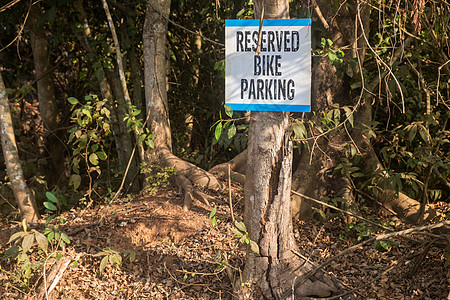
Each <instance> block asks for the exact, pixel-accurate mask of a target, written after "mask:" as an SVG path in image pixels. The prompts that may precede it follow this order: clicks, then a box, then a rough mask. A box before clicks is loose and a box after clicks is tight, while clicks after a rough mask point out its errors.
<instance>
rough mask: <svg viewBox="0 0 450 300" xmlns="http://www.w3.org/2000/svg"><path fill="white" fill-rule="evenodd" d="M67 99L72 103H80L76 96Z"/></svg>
mask: <svg viewBox="0 0 450 300" xmlns="http://www.w3.org/2000/svg"><path fill="white" fill-rule="evenodd" d="M67 101H69V103H70V104H72V105H75V104H77V103H78V99H77V98H74V97H69V98H67Z"/></svg>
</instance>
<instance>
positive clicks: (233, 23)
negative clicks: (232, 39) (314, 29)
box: [225, 19, 311, 27]
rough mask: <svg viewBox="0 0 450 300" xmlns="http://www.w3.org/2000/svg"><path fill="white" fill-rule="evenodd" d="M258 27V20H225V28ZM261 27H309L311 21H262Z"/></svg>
mask: <svg viewBox="0 0 450 300" xmlns="http://www.w3.org/2000/svg"><path fill="white" fill-rule="evenodd" d="M247 26H256V27H259V20H257V19H246V20H225V27H247ZM262 26H311V19H264V20H263V25H262Z"/></svg>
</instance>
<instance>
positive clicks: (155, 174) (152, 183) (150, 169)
mask: <svg viewBox="0 0 450 300" xmlns="http://www.w3.org/2000/svg"><path fill="white" fill-rule="evenodd" d="M141 173H142V174H145V176H146V177H145V190H146V191H147V192H148V193H149V194H150V195H154V194H155V193H156V192H157V191H158V190H159V189H160V188H162V187H165V186H168V185H170V181H169V179H170V177H171V176H173V175H176V172H175V171H174V170H173V167H160V166H158V165H151V164H147V163H145V162H144V163H142V164H141Z"/></svg>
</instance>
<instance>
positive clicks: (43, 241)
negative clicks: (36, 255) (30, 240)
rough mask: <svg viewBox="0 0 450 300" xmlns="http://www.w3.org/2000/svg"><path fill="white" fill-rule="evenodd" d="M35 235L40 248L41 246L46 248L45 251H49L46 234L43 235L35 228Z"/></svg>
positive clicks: (43, 248)
mask: <svg viewBox="0 0 450 300" xmlns="http://www.w3.org/2000/svg"><path fill="white" fill-rule="evenodd" d="M34 237H35V238H36V242H37V243H38V245H39V248H41V249H42V250H44V251H45V252H47V249H48V240H47V238H46V237H45V235H43V234H42V233H40V232H39V231H36V230H34Z"/></svg>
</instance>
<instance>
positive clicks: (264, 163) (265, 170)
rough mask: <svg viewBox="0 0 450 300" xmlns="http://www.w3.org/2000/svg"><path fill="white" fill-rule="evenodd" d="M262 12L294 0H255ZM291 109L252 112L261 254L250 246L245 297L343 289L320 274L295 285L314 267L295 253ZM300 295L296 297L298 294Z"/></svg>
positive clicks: (252, 219)
mask: <svg viewBox="0 0 450 300" xmlns="http://www.w3.org/2000/svg"><path fill="white" fill-rule="evenodd" d="M254 4H255V15H256V17H259V16H260V14H261V10H262V5H264V11H265V13H264V18H265V19H273V18H289V1H288V0H272V1H267V0H266V1H263V0H260V1H255V2H254ZM288 122H289V114H288V113H283V112H252V114H251V117H250V128H249V141H248V148H247V151H248V153H247V157H248V160H247V173H246V181H245V210H244V222H245V225H246V227H247V229H248V232H249V238H250V239H251V240H252V241H254V242H256V243H257V244H258V246H259V254H258V253H255V252H253V251H252V250H251V248H250V246H249V247H248V248H247V257H246V262H245V268H244V272H243V276H242V279H241V280H242V281H241V282H239V284H237V285H236V287H241V286H242V285H243V286H244V287H243V288H240V290H239V293H240V298H242V299H259V298H261V297H263V298H266V299H282V298H283V297H285V295H286V293H288V294H289V295H290V296H289V297H292V298H294V297H295V296H296V297H310V296H316V297H328V296H330V295H332V294H333V293H335V292H336V291H337V289H338V287H336V286H335V285H334V284H333V283H332V281H331V280H330V279H328V278H327V277H325V276H323V274H322V273H320V274H319V273H317V274H315V275H314V276H312V277H310V278H309V279H308V280H306V281H305V282H304V283H303V284H300V285H299V286H298V287H296V288H295V292H290V291H291V290H292V289H293V287H294V286H295V285H296V278H297V277H299V276H302V275H303V274H305V273H306V272H308V271H310V270H311V269H312V266H311V265H310V264H309V263H308V262H305V260H304V259H302V258H300V257H298V256H296V255H295V254H294V251H293V250H296V249H297V246H296V243H295V240H294V237H293V230H292V217H291V208H290V191H291V177H292V165H291V164H292V143H291V142H290V141H289V133H288ZM294 294H295V296H294Z"/></svg>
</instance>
